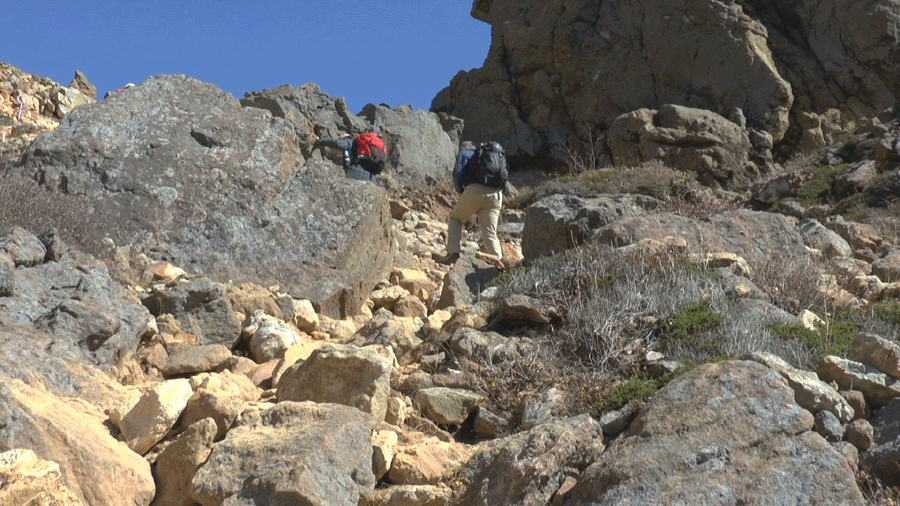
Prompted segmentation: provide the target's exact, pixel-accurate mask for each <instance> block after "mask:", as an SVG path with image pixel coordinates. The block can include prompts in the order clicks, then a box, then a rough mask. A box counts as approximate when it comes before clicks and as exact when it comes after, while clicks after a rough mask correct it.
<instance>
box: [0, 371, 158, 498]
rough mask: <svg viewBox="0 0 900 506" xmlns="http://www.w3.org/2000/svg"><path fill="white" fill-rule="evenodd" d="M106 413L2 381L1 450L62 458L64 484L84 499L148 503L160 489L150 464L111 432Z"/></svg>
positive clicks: (0, 405) (14, 383)
mask: <svg viewBox="0 0 900 506" xmlns="http://www.w3.org/2000/svg"><path fill="white" fill-rule="evenodd" d="M105 418H106V417H105V416H104V415H103V413H101V412H99V411H98V410H97V409H96V408H95V407H93V406H90V405H88V404H87V403H85V402H81V401H77V400H70V399H65V398H62V397H57V396H55V395H53V394H50V393H49V392H47V391H45V390H42V389H40V388H34V387H30V386H28V385H26V384H25V383H23V382H21V381H19V380H8V381H7V380H4V381H0V453H2V452H7V451H9V450H14V449H23V450H32V451H34V453H35V455H37V457H38V458H40V459H42V460H48V461H51V462H56V463H58V464H59V469H60V471H61V475H62V480H61V482H62V484H63V485H64V486H65V487H67V488H68V489H69V490H71V491H72V493H74V494H75V495H76V496H77V497H78V499H79V502H81V503H83V504H133V505H136V506H146V505H148V504H150V501H151V500H152V499H153V495H154V492H155V490H156V487H155V484H154V482H153V476H152V474H151V472H150V464H149V463H148V462H147V461H146V460H144V459H143V458H142V457H141V456H140V455H138V454H137V453H135V452H133V451H131V449H129V448H128V447H127V446H126V445H125V444H124V443H122V442H119V441H116V440H115V439H114V438H113V437H112V436H110V434H109V429H108V428H107V427H106V426H105V425H104V420H105ZM0 497H2V489H0ZM4 504H20V503H15V502H13V503H4Z"/></svg>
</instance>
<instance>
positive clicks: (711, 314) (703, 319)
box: [661, 300, 722, 341]
mask: <svg viewBox="0 0 900 506" xmlns="http://www.w3.org/2000/svg"><path fill="white" fill-rule="evenodd" d="M721 323H722V315H720V314H719V313H716V312H715V311H713V310H712V309H710V307H709V301H708V300H703V301H699V302H694V303H691V304H685V305H682V306H680V307H679V308H678V310H677V311H675V312H674V313H672V314H671V315H669V316H668V317H667V318H666V319H665V321H664V322H663V325H662V329H661V330H662V333H663V336H664V338H665V339H669V340H676V341H689V340H691V339H692V338H694V337H695V335H696V334H697V333H699V332H702V331H704V330H710V329H713V328H715V327H717V326H719V324H721Z"/></svg>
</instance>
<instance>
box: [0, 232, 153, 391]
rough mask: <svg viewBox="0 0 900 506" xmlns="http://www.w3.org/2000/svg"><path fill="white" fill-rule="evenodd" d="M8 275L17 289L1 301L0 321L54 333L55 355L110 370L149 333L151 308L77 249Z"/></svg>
mask: <svg viewBox="0 0 900 506" xmlns="http://www.w3.org/2000/svg"><path fill="white" fill-rule="evenodd" d="M32 237H33V236H32ZM35 241H37V239H36V238H35ZM38 244H40V242H38ZM41 249H43V248H41ZM41 258H43V255H41ZM0 263H2V262H0ZM10 274H11V275H12V283H13V286H14V287H15V290H14V293H12V294H10V295H11V296H7V297H4V299H3V300H4V303H3V304H0V321H3V322H4V323H6V324H9V325H14V326H20V327H31V328H32V329H35V330H38V331H40V332H43V333H46V334H48V335H50V336H53V338H54V339H53V341H54V342H53V354H54V355H57V356H65V357H67V358H70V359H74V360H78V361H82V362H84V363H86V364H91V365H96V366H102V367H104V368H107V369H109V368H110V367H112V366H117V365H119V364H121V363H122V362H124V361H125V360H126V359H128V358H130V357H131V356H133V354H134V352H135V350H136V349H137V346H138V343H139V342H140V340H141V338H142V337H143V336H144V335H145V334H147V333H148V332H150V328H151V321H152V318H151V317H150V314H149V313H148V312H147V310H146V309H145V308H144V307H143V306H141V305H140V304H139V303H138V302H137V301H136V300H135V299H134V297H133V296H132V295H131V294H130V293H129V291H128V290H127V289H126V288H125V287H123V286H122V285H121V284H119V283H118V282H116V281H114V280H113V279H112V278H111V277H110V276H109V272H108V270H107V267H106V265H105V264H104V263H103V262H99V261H97V260H95V259H93V258H91V257H89V256H86V255H84V254H81V253H78V252H73V253H71V254H66V255H64V256H63V257H62V258H61V259H60V260H59V261H58V262H45V263H40V264H37V265H34V266H32V267H28V266H26V265H25V264H22V265H20V266H19V267H17V268H15V270H13V271H12V272H11V273H10ZM29 334H30V332H29ZM36 352H37V350H33V351H32V352H31V353H36ZM33 366H37V364H34V365H32V366H30V367H33ZM0 368H2V366H0ZM13 376H18V375H17V374H13Z"/></svg>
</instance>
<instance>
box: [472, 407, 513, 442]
mask: <svg viewBox="0 0 900 506" xmlns="http://www.w3.org/2000/svg"><path fill="white" fill-rule="evenodd" d="M474 430H475V433H476V434H478V435H480V436H486V437H491V438H495V437H499V436H501V435H502V434H505V433H506V431H507V430H509V420H506V419H505V418H503V417H501V416H499V415H497V414H494V413H492V412H491V411H490V410H489V409H487V408H485V407H484V406H482V407H479V408H478V412H477V413H476V414H475V428H474Z"/></svg>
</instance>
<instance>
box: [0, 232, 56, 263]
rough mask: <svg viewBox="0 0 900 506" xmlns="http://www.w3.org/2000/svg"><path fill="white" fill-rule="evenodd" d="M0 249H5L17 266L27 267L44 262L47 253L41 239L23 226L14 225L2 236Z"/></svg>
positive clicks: (0, 237)
mask: <svg viewBox="0 0 900 506" xmlns="http://www.w3.org/2000/svg"><path fill="white" fill-rule="evenodd" d="M0 251H5V252H6V253H7V254H8V255H9V257H10V258H11V259H12V261H13V263H15V264H16V265H17V266H19V265H24V266H25V267H34V266H35V265H38V264H40V263H43V261H44V256H45V255H46V254H47V250H46V249H45V248H44V244H43V243H42V242H41V240H40V239H38V238H37V237H36V236H35V235H34V234H32V233H31V232H29V231H27V230H25V229H24V228H22V227H13V228H12V229H11V230H10V231H9V232H7V233H5V234H3V235H2V236H0Z"/></svg>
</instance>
